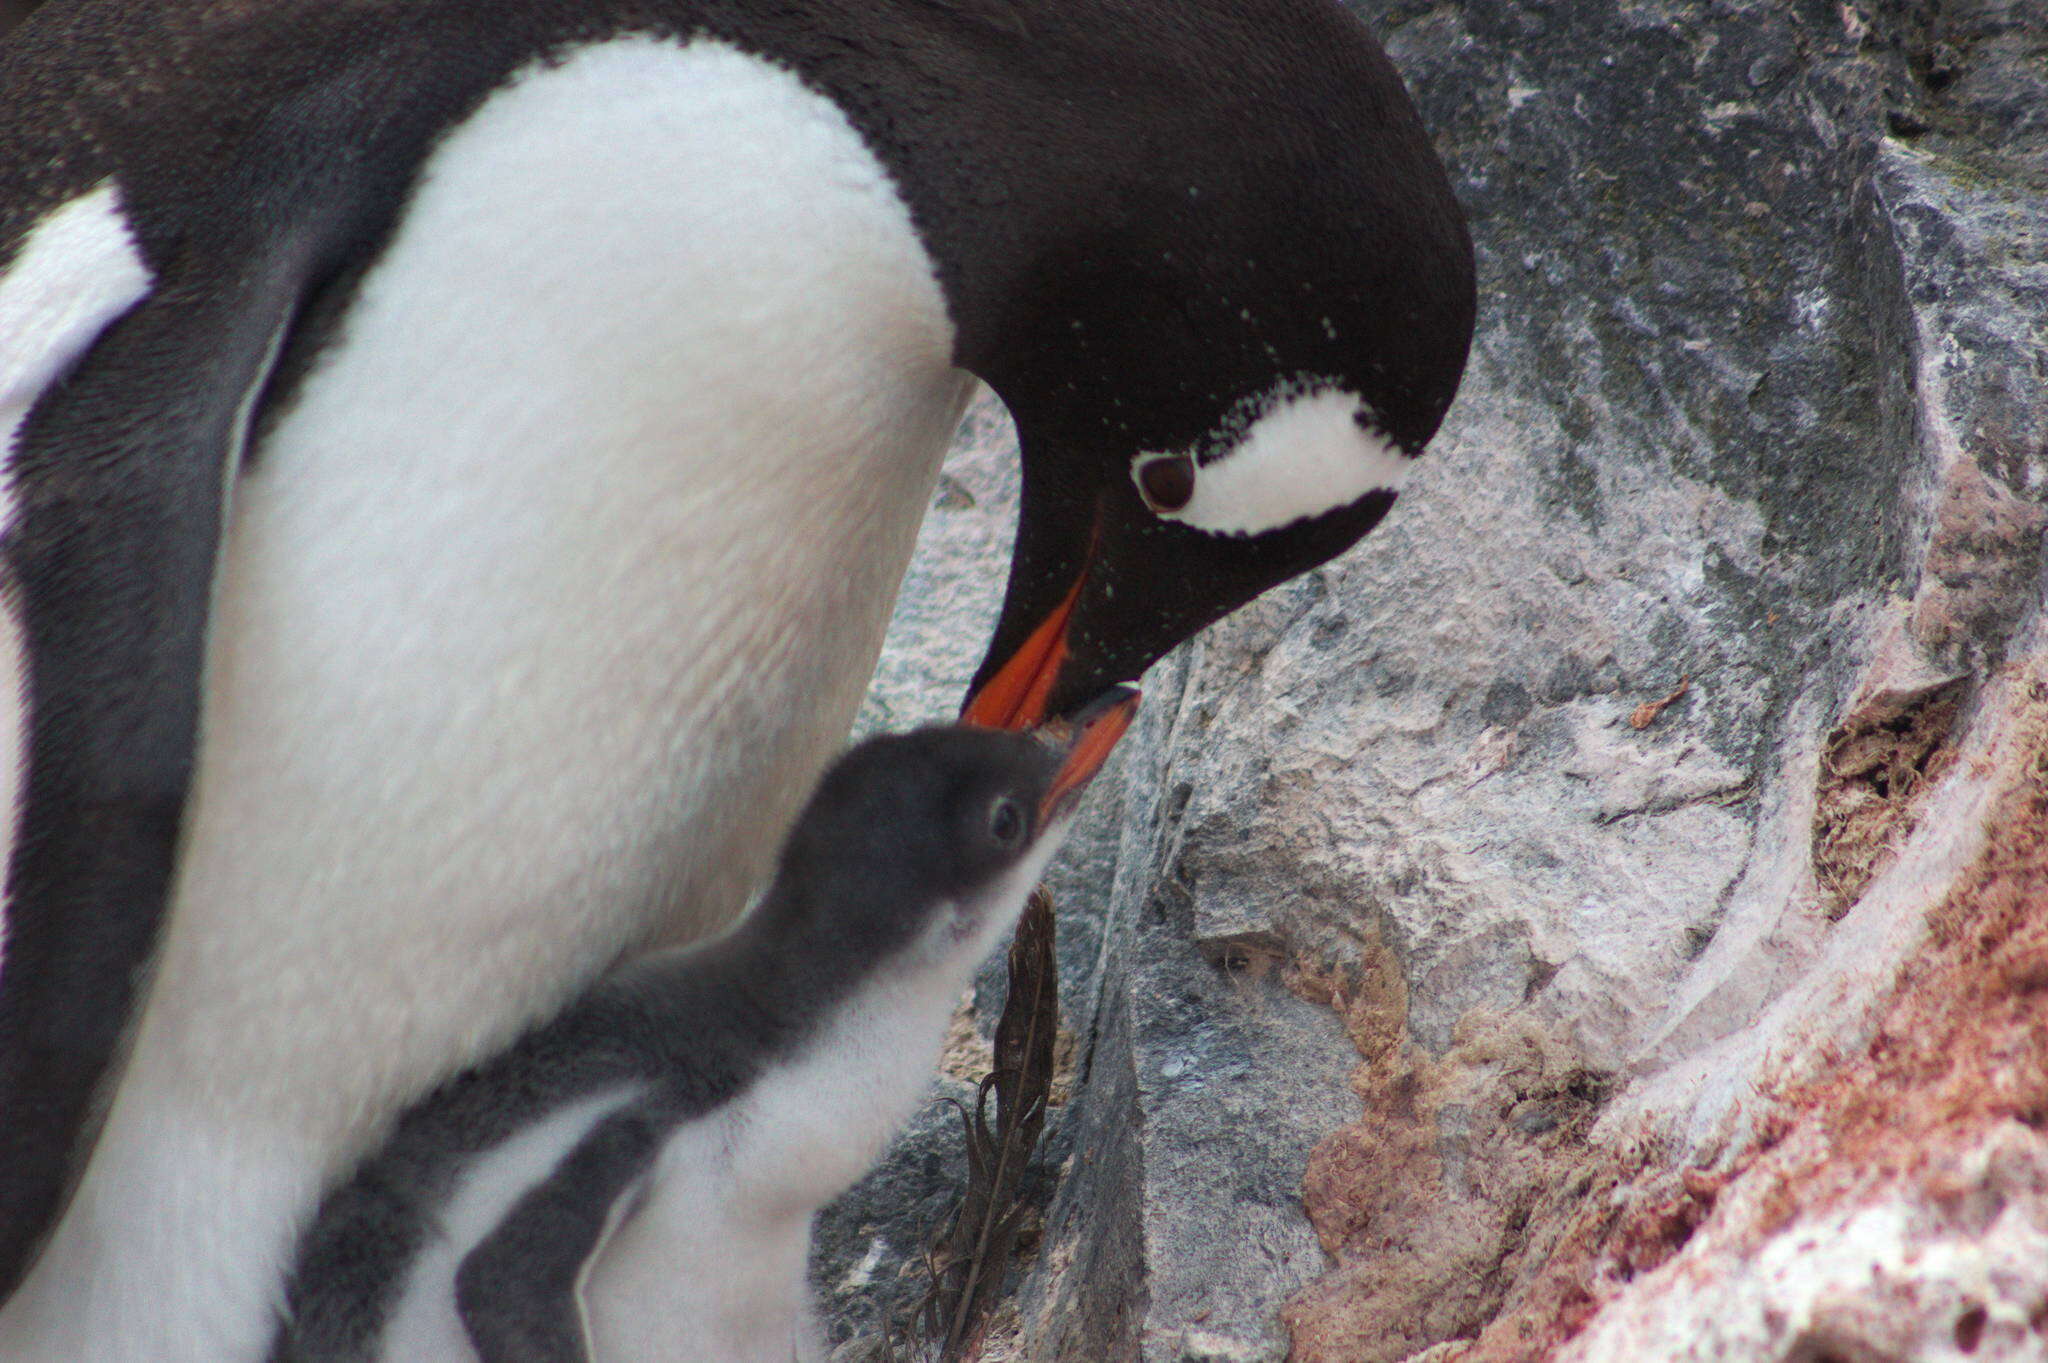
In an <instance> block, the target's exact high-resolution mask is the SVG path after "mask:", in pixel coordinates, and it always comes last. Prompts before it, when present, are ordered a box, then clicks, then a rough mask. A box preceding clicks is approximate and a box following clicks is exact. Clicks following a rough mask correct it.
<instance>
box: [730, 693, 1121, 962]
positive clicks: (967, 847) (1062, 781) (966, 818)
mask: <svg viewBox="0 0 2048 1363" xmlns="http://www.w3.org/2000/svg"><path fill="white" fill-rule="evenodd" d="M1136 700H1137V695H1136V693H1135V692H1132V691H1128V690H1121V689H1120V690H1119V691H1117V692H1115V693H1112V694H1110V695H1107V696H1105V697H1103V698H1102V700H1100V701H1098V702H1097V703H1096V704H1095V705H1092V706H1090V707H1088V709H1087V710H1086V711H1085V712H1084V713H1083V714H1082V715H1081V716H1080V717H1079V718H1078V719H1077V720H1076V722H1075V724H1074V725H1073V726H1072V732H1071V734H1070V735H1069V736H1067V737H1066V738H1065V739H1064V741H1058V742H1056V741H1054V740H1053V739H1052V738H1051V737H1050V736H1047V735H1040V736H1027V735H1024V734H1014V733H1000V732H995V731H991V730H988V729H979V728H968V727H946V728H932V729H921V730H918V731H916V732H914V733H908V734H898V735H885V736H883V737H879V738H871V739H869V740H867V741H866V742H864V743H861V744H859V745H858V746H856V747H854V748H853V749H852V750H851V751H849V752H848V753H847V754H846V755H845V756H844V757H842V758H840V760H839V761H838V762H837V763H836V764H835V765H834V766H833V767H832V768H831V769H830V770H828V771H827V772H826V774H825V776H824V778H823V780H821V781H820V782H819V785H818V789H817V791H816V792H815V793H814V794H813V795H812V797H811V801H810V803H809V804H808V805H807V806H806V807H805V809H804V812H803V814H802V815H801V816H799V818H798V819H797V822H796V826H795V828H794V830H793V831H792V832H791V834H790V837H789V841H788V843H787V844H786V846H785V848H784V850H783V857H782V865H781V867H780V871H779V874H778V876H777V885H776V890H775V891H774V893H773V894H772V895H771V897H770V902H771V904H773V905H775V906H777V907H776V911H777V912H781V913H785V914H789V915H792V919H793V921H785V922H782V923H779V924H777V925H775V926H776V929H777V931H778V932H779V934H780V935H781V937H782V938H783V939H784V940H785V941H787V942H789V943H790V944H791V945H792V947H793V946H794V943H795V942H796V941H797V940H799V938H798V934H799V933H800V934H801V939H800V940H803V941H807V942H814V943H815V944H816V945H817V946H819V947H820V948H822V949H824V950H827V951H829V952H831V953H833V954H834V955H835V956H837V955H841V954H844V953H847V952H853V953H857V955H858V957H859V958H860V959H864V960H869V961H873V960H876V959H878V958H885V957H889V956H893V955H897V954H899V953H902V952H904V951H906V950H909V949H911V948H914V947H918V946H924V947H926V948H928V949H930V950H935V951H937V952H938V953H939V954H941V955H943V956H945V957H947V958H949V959H957V960H958V961H960V962H961V963H963V964H964V965H966V966H968V967H971V966H972V965H973V964H974V963H976V962H978V961H980V960H981V958H982V957H984V956H986V955H987V954H988V952H989V950H990V949H991V948H992V947H993V946H994V945H995V942H996V941H997V940H998V939H999V938H1000V937H1001V935H1002V934H1003V933H1004V932H1006V931H1008V930H1009V929H1010V927H1011V926H1012V925H1013V924H1014V923H1015V922H1016V918H1017V914H1018V913H1019V912H1020V911H1021V910H1022V909H1023V906H1024V901H1025V898H1026V897H1027V896H1028V895H1029V894H1030V892H1031V889H1032V887H1033V886H1034V885H1036V884H1037V883H1038V879H1039V877H1040V876H1041V875H1042V874H1043V872H1044V870H1045V866H1046V863H1047V862H1049V861H1050V860H1051V859H1052V856H1053V853H1054V852H1055V851H1057V850H1058V848H1059V843H1060V840H1061V839H1062V837H1063V836H1064V835H1065V833H1066V830H1067V827H1068V825H1069V824H1070V823H1071V822H1072V817H1073V812H1074V806H1075V804H1076V801H1077V799H1078V797H1079V795H1080V793H1081V791H1082V790H1083V789H1085V788H1086V786H1087V784H1088V782H1089V781H1090V780H1091V779H1092V778H1093V777H1094V775H1095V773H1096V772H1097V771H1098V770H1099V769H1100V768H1101V766H1102V763H1103V761H1104V760H1105V759H1107V757H1108V756H1109V753H1110V750H1111V749H1112V748H1113V747H1114V746H1115V745H1116V741H1117V739H1118V738H1119V737H1120V736H1121V735H1122V733H1123V731H1124V728H1125V727H1126V726H1127V725H1128V724H1129V722H1130V716H1131V712H1132V710H1133V709H1134V707H1135V704H1136Z"/></svg>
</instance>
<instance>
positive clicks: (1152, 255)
mask: <svg viewBox="0 0 2048 1363" xmlns="http://www.w3.org/2000/svg"><path fill="white" fill-rule="evenodd" d="M1158 8H1159V9H1160V10H1161V11H1162V12H1163V11H1166V10H1169V9H1170V10H1172V12H1173V22H1174V24H1175V29H1174V32H1173V33H1172V35H1171V36H1170V38H1169V37H1165V36H1162V37H1160V38H1159V39H1158V41H1157V42H1156V43H1154V44H1153V46H1152V47H1151V48H1149V49H1148V48H1143V47H1142V46H1141V45H1140V44H1137V43H1135V42H1133V43H1130V44H1128V45H1127V46H1126V48H1125V49H1124V51H1125V52H1126V53H1127V57H1126V59H1125V60H1124V61H1123V62H1122V63H1120V65H1119V68H1118V70H1117V72H1116V79H1115V80H1114V81H1111V82H1108V84H1109V85H1110V86H1111V87H1113V90H1114V93H1115V95H1116V98H1117V99H1118V100H1119V101H1120V103H1117V104H1116V105H1114V106H1113V107H1106V108H1105V109H1103V110H1102V111H1101V113H1100V116H1099V118H1098V119H1097V120H1096V121H1097V122H1099V123H1100V124H1101V125H1102V126H1104V127H1105V128H1112V129H1114V130H1115V135H1114V139H1113V140H1106V141H1105V142H1104V143H1103V144H1102V145H1100V146H1097V147H1095V148H1093V149H1092V150H1084V151H1083V152H1079V153H1076V155H1077V156H1078V157H1079V158H1080V163H1079V166H1078V168H1077V169H1076V171H1075V174H1074V178H1075V181H1076V183H1077V185H1085V186H1086V189H1085V191H1083V190H1081V189H1077V190H1076V191H1075V197H1076V198H1079V197H1080V196H1081V195H1082V194H1083V193H1084V192H1085V194H1086V195H1087V196H1088V199H1087V201H1086V202H1072V203H1067V204H1065V205H1064V211H1066V212H1067V213H1069V214H1070V215H1071V220H1070V221H1067V222H1064V223H1046V224H1040V225H1039V226H1038V227H1037V228H1036V229H1035V230H1034V231H1033V232H1032V233H1031V234H1030V236H1029V241H1030V243H1031V244H1032V252H1031V254H1030V256H1029V260H1028V264H1026V265H1024V266H1021V267H1019V269H1018V271H1017V275H1018V278H1019V280H1021V286H1019V287H1014V288H1012V289H1007V290H1005V291H1004V294H1005V300H1006V301H1005V305H1004V307H1003V308H1001V309H999V310H996V311H999V312H1000V321H999V323H997V324H992V325H990V326H989V327H987V328H986V329H984V330H981V331H978V332H976V333H975V334H973V335H970V336H968V337H967V343H968V345H969V346H970V347H972V350H971V351H970V352H967V353H963V357H962V360H963V363H965V364H966V365H967V366H968V367H969V368H972V369H974V370H975V371H976V372H977V373H979V374H980V375H981V377H982V378H984V379H986V380H987V381H988V382H989V384H990V385H991V386H992V387H993V388H994V389H995V390H996V391H997V393H998V394H999V395H1000V396H1001V397H1002V398H1003V400H1004V402H1005V403H1006V404H1007V405H1008V407H1009V409H1010V411H1011V414H1012V415H1013V417H1014V418H1015V419H1016V422H1017V427H1018V432H1019V436H1020V438H1021V441H1022V445H1023V459H1024V484H1023V505H1022V516H1021V523H1020V526H1019V530H1018V540H1017V546H1016V551H1015V554H1014V557H1013V559H1012V566H1011V575H1010V582H1009V590H1008V595H1007V598H1006V600H1005V602H1004V606H1003V612H1002V615H1001V618H1000V620H999V622H998V624H997V628H996V633H995V637H994V640H993V642H992V645H991V648H990V651H989V654H988V656H987V658H986V659H985V660H984V662H983V664H982V666H981V669H980V671H979V673H978V674H977V676H976V678H975V682H974V688H973V694H972V699H971V701H970V703H969V706H968V709H967V713H966V718H967V719H969V720H970V721H971V722H974V723H981V724H989V725H993V726H998V727H1024V726H1028V725H1030V724H1033V723H1036V722H1038V721H1039V720H1041V719H1042V718H1044V717H1047V716H1057V715H1062V714H1069V713H1072V712H1073V711H1074V709H1075V708H1076V707H1078V706H1080V705H1083V704H1085V703H1086V702H1087V701H1088V700H1089V699H1090V698H1091V697H1093V696H1094V695H1096V694H1097V693H1098V692H1099V691H1100V690H1101V689H1102V688H1103V687H1105V686H1108V685H1111V684H1113V683H1117V682H1121V681H1126V680H1131V679H1134V678H1135V677H1137V676H1138V674H1140V673H1141V672H1142V671H1143V670H1144V669H1145V668H1146V667H1147V666H1149V665H1150V664H1151V663H1152V662H1153V661H1154V660H1156V659H1157V658H1158V657H1159V656H1160V655H1161V654H1162V653H1164V652H1165V651H1167V650H1168V649H1170V648H1172V647H1173V646H1174V645H1175V644H1177V643H1179V642H1180V641H1181V640H1183V639H1185V638H1187V637H1188V636H1189V635H1191V634H1193V633H1194V632H1195V631H1197V630H1199V629H1200V628H1202V627H1203V626H1204V625H1206V624H1208V623H1210V622H1211V621H1213V620H1215V619H1217V618H1219V617H1220V616H1222V615H1224V614H1226V613H1228V612H1229V611H1231V610H1233V609H1235V608H1236V607H1237V606H1239V605H1241V604H1243V603H1244V602H1246V601H1248V600H1250V599H1251V598H1252V597H1254V596H1256V595H1258V594H1259V593H1260V592H1262V591H1264V590H1265V589H1266V588H1268V587H1271V586H1273V585H1274V584H1276V583H1278V582H1280V581H1283V580H1284V579H1286V578H1289V577H1291V576H1294V575H1295V574H1297V573H1300V572H1303V571H1305V570H1307V569H1309V568H1311V567H1314V566H1315V565H1317V564H1319V563H1322V562H1323V561H1325V560H1326V559H1328V558H1330V557H1331V556H1333V555H1335V554H1337V553H1339V552H1340V551H1342V550H1343V549H1345V548H1346V547H1348V546H1349V545H1351V544H1352V543H1353V542H1355V541H1356V540H1357V539H1358V538H1359V537H1360V536H1361V535H1363V534H1365V533H1366V532H1367V531H1368V530H1370V529H1371V528H1372V527H1373V526H1374V525H1375V524H1377V523H1378V522H1379V520H1380V518H1381V517H1382V516H1384V515H1385V514H1386V512H1387V510H1388V508H1389V507H1390V506H1391V505H1392V503H1393V501H1394V498H1395V495H1396V494H1397V492H1398V490H1399V488H1400V485H1401V482H1402V480H1403V477H1404V476H1405V474H1406V472H1407V467H1408V465H1409V463H1410V461H1411V460H1412V459H1413V458H1414V457H1415V456H1416V455H1418V454H1420V453H1421V451H1422V449H1423V446H1424V445H1425V444H1426V443H1427V442H1428V440H1429V439H1430V438H1431V436H1432V435H1434V434H1435V432H1436V429H1437V427H1438V425H1439V424H1440V423H1441V421H1442V419H1443V416H1444V413H1445V410H1446V409H1447V408H1448V407H1449V405H1450V402H1451V398H1452V396H1453V394H1454V393H1455V391H1456V389H1457V386H1458V382H1459V379H1460V377H1461V375H1462V373H1463V370H1464V365H1465V360H1466V354H1467V350H1468V347H1469V344H1470V341H1471V336H1472V327H1473V318H1474V311H1475V293H1474V282H1473V261H1472V248H1471V243H1470V240H1469V238H1468V236H1467V234H1466V231H1465V226H1464V220H1463V216H1462V214H1461V213H1460V211H1459V209H1458V206H1457V203H1456V201H1455V200H1454V199H1453V197H1452V194H1451V190H1450V185H1449V182H1448V180H1447V178H1446V176H1445V174H1444V171H1443V168H1442V166H1441V165H1440V163H1439V162H1438V160H1437V158H1436V155H1435V153H1434V151H1433V150H1432V149H1431V146H1430V144H1429V141H1428V138H1427V136H1426V135H1425V134H1424V132H1423V129H1422V127H1421V124H1420V121H1419V119H1418V118H1417V116H1416V114H1415V111H1414V109H1413V107H1412V105H1411V104H1410V103H1409V101H1408V98H1407V96H1406V93H1405V92H1404V90H1403V89H1402V87H1401V82H1400V79H1399V77H1398V76H1397V75H1396V74H1395V72H1394V70H1393V68H1392V66H1391V65H1390V64H1389V63H1388V62H1387V59H1386V57H1385V56H1384V54H1382V53H1381V52H1380V50H1379V48H1378V46H1377V45H1376V44H1375V43H1374V42H1373V41H1372V39H1371V38H1370V36H1369V35H1367V34H1366V32H1365V31H1364V29H1363V27H1362V26H1361V25H1360V24H1358V23H1357V21H1356V20H1355V19H1353V18H1352V17H1351V16H1350V15H1348V14H1346V13H1345V12H1343V11H1342V10H1341V9H1339V8H1338V7H1337V6H1336V5H1333V4H1324V3H1317V2H1315V0H1273V3H1269V4H1266V5H1264V6H1254V7H1252V9H1254V10H1257V9H1269V10H1272V11H1274V13H1273V14H1271V15H1267V16H1265V17H1264V19H1262V20H1260V21H1259V24H1258V30H1257V31H1256V32H1253V31H1250V30H1246V31H1244V32H1239V31H1237V30H1236V29H1234V28H1233V27H1232V25H1233V23H1236V22H1238V21H1237V20H1236V19H1234V18H1233V17H1232V16H1233V15H1236V14H1239V13H1241V12H1242V13H1250V12H1251V11H1250V10H1243V9H1242V7H1233V6H1218V5H1191V6H1189V7H1187V8H1185V9H1183V8H1181V7H1177V6H1174V7H1169V6H1161V7H1158ZM1124 12H1125V13H1129V12H1130V11H1128V10H1126V11H1124ZM1169 43H1170V44H1171V45H1172V51H1171V52H1169V53H1166V54H1165V55H1161V53H1160V48H1161V46H1162V45H1165V44H1169ZM1103 86H1104V82H1103V81H1097V82H1094V83H1093V84H1092V85H1091V87H1090V88H1091V89H1096V90H1099V89H1101V88H1103ZM1133 129H1137V130H1138V131H1137V132H1135V133H1134V132H1133V131H1132V130H1133ZM1091 158H1092V159H1091Z"/></svg>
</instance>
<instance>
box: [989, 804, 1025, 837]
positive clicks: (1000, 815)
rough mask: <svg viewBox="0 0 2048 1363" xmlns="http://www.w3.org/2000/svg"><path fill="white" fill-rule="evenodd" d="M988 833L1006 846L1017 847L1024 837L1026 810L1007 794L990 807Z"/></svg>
mask: <svg viewBox="0 0 2048 1363" xmlns="http://www.w3.org/2000/svg"><path fill="white" fill-rule="evenodd" d="M988 835H989V836H990V837H992V838H994V839H995V840H996V841H997V842H999V843H1001V844H1002V845H1003V846H1005V847H1015V846H1016V845H1017V844H1018V843H1019V842H1021V841H1023V838H1024V811H1023V809H1022V808H1020V807H1019V806H1018V804H1017V802H1016V801H1015V800H1012V799H1011V798H1010V797H1009V796H1007V795H1005V796H1002V797H1001V798H999V799H998V800H997V801H996V802H995V803H994V804H992V805H990V806H989V807H988Z"/></svg>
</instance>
